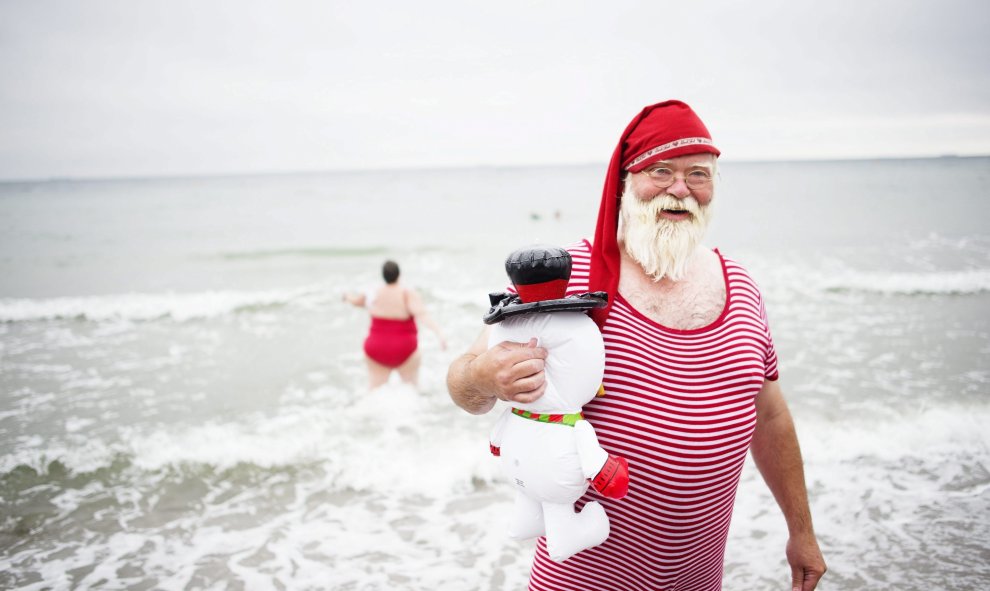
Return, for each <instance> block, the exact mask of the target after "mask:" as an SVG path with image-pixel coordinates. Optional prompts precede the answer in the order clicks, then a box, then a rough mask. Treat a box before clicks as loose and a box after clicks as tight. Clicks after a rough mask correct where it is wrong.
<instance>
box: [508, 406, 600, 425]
mask: <svg viewBox="0 0 990 591" xmlns="http://www.w3.org/2000/svg"><path fill="white" fill-rule="evenodd" d="M512 414H514V415H517V416H520V417H522V418H524V419H529V420H531V421H538V422H540V423H553V424H556V425H566V426H568V427H573V426H574V423H576V422H578V421H580V420H583V419H584V414H583V413H579V412H575V413H571V414H566V415H548V414H539V413H535V412H529V411H528V410H521V409H518V408H513V409H512Z"/></svg>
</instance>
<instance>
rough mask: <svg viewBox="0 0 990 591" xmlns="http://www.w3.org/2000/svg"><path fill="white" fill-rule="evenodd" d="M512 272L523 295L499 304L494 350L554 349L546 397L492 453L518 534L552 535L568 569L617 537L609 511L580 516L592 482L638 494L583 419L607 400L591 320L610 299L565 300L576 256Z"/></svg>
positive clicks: (510, 421)
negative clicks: (510, 489) (511, 491)
mask: <svg viewBox="0 0 990 591" xmlns="http://www.w3.org/2000/svg"><path fill="white" fill-rule="evenodd" d="M505 270H506V273H508V275H509V279H510V280H511V281H512V284H513V286H514V287H515V290H516V292H517V293H516V294H510V293H501V294H492V295H491V296H490V298H491V304H492V307H491V309H490V310H489V311H488V313H487V314H486V315H485V318H484V320H485V323H486V324H494V325H495V326H494V327H493V329H492V331H491V336H490V337H489V341H488V346H489V348H491V347H493V346H495V345H496V344H498V343H500V342H502V341H512V342H518V343H525V342H528V341H529V340H530V339H531V338H533V337H535V338H536V339H537V340H538V343H539V346H541V347H544V348H546V349H547V351H548V355H547V359H546V365H545V372H546V391H545V393H544V394H543V396H541V397H540V398H538V399H537V400H535V401H534V402H530V403H528V404H516V405H515V406H514V407H512V408H508V409H506V410H505V412H504V413H503V414H502V416H501V417H500V418H499V420H498V422H497V423H496V424H495V427H494V429H493V430H492V435H491V450H492V453H493V454H494V455H496V456H499V460H500V462H501V465H502V469H503V471H504V472H505V474H506V476H507V477H508V479H509V482H510V483H512V484H513V485H514V486H515V489H516V493H515V505H514V508H513V514H512V516H511V518H510V519H509V534H510V535H511V536H512V537H513V538H516V539H520V540H524V539H528V538H533V537H537V536H546V539H547V551H548V553H549V555H550V558H551V559H553V560H555V561H558V562H561V561H564V560H566V559H567V558H569V557H571V556H573V555H574V554H576V553H578V552H580V551H581V550H585V549H587V548H591V547H593V546H597V545H599V544H601V543H602V542H604V541H605V540H606V538H608V534H609V521H608V516H607V515H606V514H605V509H604V508H603V507H602V506H601V504H599V503H598V502H597V501H590V502H588V503H587V504H585V505H584V507H583V508H582V509H581V511H580V512H575V510H574V503H575V501H577V500H578V499H579V498H580V497H581V496H582V495H583V494H584V493H585V491H587V489H588V486H589V484H590V485H591V486H592V487H593V488H594V489H595V490H596V491H597V492H598V493H599V494H601V495H602V496H605V497H608V498H613V499H620V498H622V497H624V496H625V494H626V491H627V489H628V486H629V469H628V463H627V462H626V460H625V459H624V458H621V457H617V456H610V455H609V454H608V453H607V452H606V451H605V450H603V449H602V448H601V446H600V445H599V444H598V437H597V436H596V435H595V430H594V428H593V427H592V426H591V423H589V422H588V421H587V420H585V419H584V415H583V414H582V413H581V407H582V406H584V405H585V404H586V403H587V402H589V401H590V400H592V399H593V398H594V397H595V395H596V394H598V393H599V392H600V389H601V383H602V375H603V374H604V371H605V346H604V344H603V342H602V336H601V333H600V332H599V330H598V327H597V326H596V325H595V323H594V321H592V320H591V318H589V317H588V316H587V314H586V313H585V312H586V311H587V310H588V309H590V308H599V307H602V306H604V305H605V303H606V302H607V298H608V295H607V294H606V293H605V292H594V293H586V294H580V295H574V296H569V297H565V296H564V294H565V292H566V290H567V282H568V279H569V278H570V274H571V256H570V254H569V253H568V252H567V251H566V250H564V249H562V248H556V247H534V248H528V249H522V250H517V251H515V252H513V253H512V254H510V255H509V257H508V258H507V259H506V261H505Z"/></svg>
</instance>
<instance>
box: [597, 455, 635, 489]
mask: <svg viewBox="0 0 990 591" xmlns="http://www.w3.org/2000/svg"><path fill="white" fill-rule="evenodd" d="M591 486H592V487H593V488H594V489H595V490H596V491H598V494H600V495H602V496H603V497H607V498H609V499H621V498H622V497H624V496H626V493H627V492H629V461H628V460H626V459H625V458H623V457H622V456H613V455H612V454H609V455H608V459H607V460H605V465H604V466H602V469H601V471H599V472H598V476H595V478H594V480H592V481H591Z"/></svg>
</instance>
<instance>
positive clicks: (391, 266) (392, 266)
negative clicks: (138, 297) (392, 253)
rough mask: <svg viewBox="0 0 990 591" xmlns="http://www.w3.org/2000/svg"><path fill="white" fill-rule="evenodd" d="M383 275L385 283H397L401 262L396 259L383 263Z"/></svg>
mask: <svg viewBox="0 0 990 591" xmlns="http://www.w3.org/2000/svg"><path fill="white" fill-rule="evenodd" d="M382 277H384V278H385V283H395V282H396V281H398V279H399V263H397V262H395V261H385V264H384V265H382Z"/></svg>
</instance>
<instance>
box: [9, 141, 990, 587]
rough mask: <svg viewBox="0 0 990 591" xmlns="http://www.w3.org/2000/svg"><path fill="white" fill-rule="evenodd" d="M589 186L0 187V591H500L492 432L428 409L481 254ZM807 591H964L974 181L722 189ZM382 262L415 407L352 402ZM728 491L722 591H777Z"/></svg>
mask: <svg viewBox="0 0 990 591" xmlns="http://www.w3.org/2000/svg"><path fill="white" fill-rule="evenodd" d="M604 169H605V166H604V165H603V164H602V165H589V166H573V167H555V168H516V169H491V168H489V169H459V170H419V171H396V170H390V171H382V172H353V173H326V174H297V175H272V176H239V177H218V178H186V179H119V180H100V181H97V180H91V181H71V180H51V181H45V182H20V183H4V184H0V588H11V589H39V590H40V589H350V590H376V589H410V590H420V589H423V590H426V589H429V590H452V591H455V590H456V591H463V590H475V589H482V590H503V589H506V590H508V589H521V588H524V586H525V581H526V578H527V574H528V570H529V566H530V561H531V557H532V549H533V544H532V542H525V543H519V542H515V541H512V540H510V539H509V538H508V537H507V536H506V534H505V531H504V523H505V514H506V512H507V511H508V510H509V508H510V506H511V503H510V500H511V495H510V491H509V489H508V486H507V485H506V483H505V482H504V481H503V480H502V478H501V476H500V474H499V472H498V469H497V466H496V465H495V461H494V459H493V458H492V457H491V456H490V455H489V453H488V445H487V436H488V431H489V429H490V426H491V424H492V423H493V422H494V420H495V417H496V415H495V414H489V415H487V416H481V417H476V416H471V415H468V414H467V413H464V412H463V411H461V410H459V409H457V408H456V407H454V406H453V404H452V403H451V402H450V400H449V397H448V395H447V393H446V388H445V384H444V379H445V374H446V368H447V365H448V364H449V363H450V361H451V360H453V359H454V358H455V357H456V356H457V355H458V354H460V353H461V352H463V351H464V350H465V349H466V348H467V347H468V346H469V345H470V343H471V342H472V341H473V339H474V338H475V337H476V336H477V334H478V332H479V330H480V329H481V321H480V319H481V315H482V314H483V312H484V311H485V309H486V304H487V293H488V292H489V291H493V290H499V289H501V288H502V287H503V286H504V285H505V284H506V278H505V276H504V272H503V269H502V262H503V260H504V257H505V255H506V254H507V253H508V252H510V251H511V250H513V249H515V248H517V247H519V246H523V245H526V244H530V243H534V242H539V243H549V244H560V245H566V244H569V243H571V242H573V241H575V240H577V239H579V238H582V237H590V235H591V233H592V232H593V229H594V220H595V215H596V212H597V209H598V203H599V200H600V196H601V186H602V181H603V176H604ZM715 208H716V209H715V218H714V222H713V226H712V228H711V232H710V236H709V239H708V241H707V242H708V243H709V244H710V245H712V246H715V247H718V248H719V249H720V250H721V252H723V254H725V255H726V256H729V257H731V258H733V259H735V260H737V261H739V262H741V263H742V264H743V265H745V266H746V267H747V268H748V269H749V270H750V272H751V274H752V275H753V276H754V278H755V279H756V281H757V282H758V283H759V284H760V285H761V287H762V289H763V291H764V294H765V298H766V300H767V306H768V310H769V316H770V320H771V325H772V330H773V334H774V337H775V340H776V344H777V349H778V353H779V356H780V369H781V383H782V386H783V389H784V392H785V394H786V396H787V398H788V400H789V402H790V405H791V410H792V413H793V415H794V419H795V422H796V424H797V428H798V434H799V438H800V441H801V446H802V451H803V453H804V458H805V471H806V477H807V482H808V488H809V492H810V498H811V505H812V511H813V515H814V519H815V526H816V529H817V532H818V535H819V538H820V541H821V544H822V548H823V551H824V553H825V557H826V560H827V561H828V564H829V568H830V570H829V573H828V575H827V578H826V581H827V583H825V584H823V586H825V587H826V588H832V589H847V590H858V589H876V588H888V589H889V588H897V589H903V590H909V589H917V590H929V589H947V590H966V589H981V588H985V587H986V586H987V585H988V584H990V548H988V544H990V436H988V429H987V425H988V424H990V362H988V360H990V355H988V354H990V314H988V312H990V230H988V227H987V221H986V220H988V219H990V159H988V158H939V159H920V160H878V161H854V162H806V163H740V162H731V161H725V162H722V163H721V166H720V173H719V186H718V189H717V198H716V204H715ZM387 258H392V259H395V260H396V261H398V262H399V263H400V265H401V268H402V280H403V282H405V283H406V284H408V285H411V286H414V287H415V288H416V289H418V290H419V291H420V293H421V294H422V295H423V297H424V300H425V302H426V304H427V306H428V308H429V310H430V312H431V314H432V315H433V317H434V318H435V319H436V320H437V322H438V323H439V324H440V325H441V326H442V327H443V330H444V332H445V333H446V335H447V338H448V341H449V344H450V346H449V348H448V349H447V350H441V349H440V348H439V345H438V340H437V339H436V337H435V335H433V334H432V333H431V332H430V331H428V330H425V329H423V330H422V331H421V345H420V347H421V350H422V353H423V358H424V364H423V369H422V376H421V384H420V388H419V390H418V391H417V390H413V389H411V388H409V387H406V386H403V385H401V384H399V383H396V382H395V381H393V382H392V383H390V384H388V385H387V386H385V387H383V388H381V389H379V390H376V391H371V392H369V391H368V389H367V387H366V385H365V384H366V375H365V369H364V366H363V358H362V353H361V343H362V340H363V337H364V335H365V331H366V329H367V325H368V318H367V314H366V312H364V311H363V310H359V309H355V308H352V307H349V306H347V305H346V304H344V303H343V302H342V301H341V295H342V294H343V293H344V292H345V291H348V290H354V291H357V290H363V289H367V288H368V287H370V286H373V285H375V284H376V283H377V282H379V281H380V279H379V277H380V276H379V269H380V266H381V263H382V262H383V261H384V260H385V259H387ZM785 543H786V526H785V524H784V521H783V519H782V517H781V515H780V512H779V510H778V509H777V508H776V504H775V501H774V500H773V497H772V496H771V494H770V493H769V492H768V490H767V488H766V487H765V485H764V484H763V483H762V481H761V479H760V476H759V473H758V472H757V471H756V469H755V467H754V466H753V465H752V464H751V463H748V464H747V466H746V468H745V471H744V474H743V479H742V483H741V487H740V491H739V495H738V499H737V503H736V509H735V516H734V521H733V525H732V529H731V531H730V535H729V542H728V549H727V553H726V576H725V589H730V590H740V591H741V590H752V589H782V588H787V587H786V586H787V585H788V582H789V576H790V575H789V570H788V568H787V565H786V561H785V560H784V546H785Z"/></svg>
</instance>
